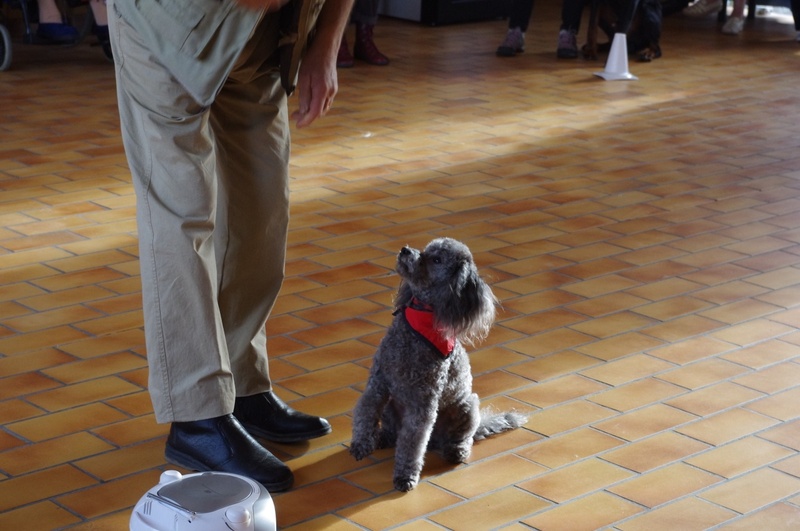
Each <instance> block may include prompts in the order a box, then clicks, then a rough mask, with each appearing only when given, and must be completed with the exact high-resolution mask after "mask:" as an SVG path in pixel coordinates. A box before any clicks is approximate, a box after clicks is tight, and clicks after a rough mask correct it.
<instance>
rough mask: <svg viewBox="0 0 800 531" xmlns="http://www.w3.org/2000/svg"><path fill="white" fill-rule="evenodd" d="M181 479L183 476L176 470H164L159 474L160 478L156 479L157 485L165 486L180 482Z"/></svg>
mask: <svg viewBox="0 0 800 531" xmlns="http://www.w3.org/2000/svg"><path fill="white" fill-rule="evenodd" d="M181 479H183V474H181V473H180V472H178V471H177V470H165V471H164V472H162V473H161V477H160V478H159V479H158V483H159V485H166V484H167V483H172V482H173V481H180V480H181Z"/></svg>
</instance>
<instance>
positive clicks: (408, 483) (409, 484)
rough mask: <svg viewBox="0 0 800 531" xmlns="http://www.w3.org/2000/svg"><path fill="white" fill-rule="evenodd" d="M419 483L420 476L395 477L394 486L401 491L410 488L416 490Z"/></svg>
mask: <svg viewBox="0 0 800 531" xmlns="http://www.w3.org/2000/svg"><path fill="white" fill-rule="evenodd" d="M417 483H419V477H417V478H400V477H395V478H394V488H395V489H397V490H399V491H400V492H408V491H410V490H414V487H416V486H417Z"/></svg>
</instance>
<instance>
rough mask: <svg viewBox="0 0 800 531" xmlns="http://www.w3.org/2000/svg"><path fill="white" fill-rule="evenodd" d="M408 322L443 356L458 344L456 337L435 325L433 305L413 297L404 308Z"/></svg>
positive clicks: (446, 355) (447, 354)
mask: <svg viewBox="0 0 800 531" xmlns="http://www.w3.org/2000/svg"><path fill="white" fill-rule="evenodd" d="M403 315H404V316H405V318H406V322H407V323H408V324H409V326H411V328H412V329H413V330H414V331H416V332H417V333H418V334H419V335H421V336H422V337H423V338H425V340H426V341H428V343H430V344H431V345H432V346H433V347H434V348H435V349H436V350H438V351H439V353H440V354H441V355H442V357H445V358H446V357H448V356H449V355H450V354H451V353H452V352H453V349H454V348H455V346H456V338H455V337H446V336H445V335H444V334H443V333H442V331H441V330H439V329H437V328H436V327H435V326H434V318H433V307H432V306H431V305H430V304H424V303H422V302H420V301H419V300H417V298H416V297H415V298H413V299H411V303H410V304H409V305H408V306H406V307H405V309H404V310H403Z"/></svg>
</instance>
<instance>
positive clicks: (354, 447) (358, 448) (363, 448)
mask: <svg viewBox="0 0 800 531" xmlns="http://www.w3.org/2000/svg"><path fill="white" fill-rule="evenodd" d="M374 450H375V448H374V446H373V445H370V444H365V443H363V442H356V441H353V442H352V443H351V444H350V455H352V456H353V457H355V458H356V461H361V460H362V459H364V458H365V457H367V456H368V455H370V454H371V453H372V452H373V451H374Z"/></svg>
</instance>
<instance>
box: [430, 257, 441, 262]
mask: <svg viewBox="0 0 800 531" xmlns="http://www.w3.org/2000/svg"><path fill="white" fill-rule="evenodd" d="M431 262H433V263H434V264H441V263H442V259H441V258H439V257H438V256H434V257H433V258H432V259H431Z"/></svg>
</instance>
